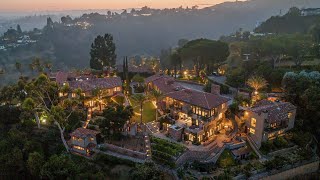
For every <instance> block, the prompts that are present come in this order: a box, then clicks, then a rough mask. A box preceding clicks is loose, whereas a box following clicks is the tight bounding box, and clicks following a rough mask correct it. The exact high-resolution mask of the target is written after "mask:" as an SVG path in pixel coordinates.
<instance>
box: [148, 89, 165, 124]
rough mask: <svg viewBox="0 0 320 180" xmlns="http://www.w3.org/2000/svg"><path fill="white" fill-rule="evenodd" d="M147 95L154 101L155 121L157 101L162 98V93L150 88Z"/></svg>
mask: <svg viewBox="0 0 320 180" xmlns="http://www.w3.org/2000/svg"><path fill="white" fill-rule="evenodd" d="M149 96H150V98H151V99H152V100H154V101H156V121H158V107H159V101H160V100H161V99H162V98H163V93H162V92H160V91H156V90H152V91H150V93H149Z"/></svg>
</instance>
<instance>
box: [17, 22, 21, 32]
mask: <svg viewBox="0 0 320 180" xmlns="http://www.w3.org/2000/svg"><path fill="white" fill-rule="evenodd" d="M17 32H18V34H22V30H21V27H20V25H19V24H18V25H17Z"/></svg>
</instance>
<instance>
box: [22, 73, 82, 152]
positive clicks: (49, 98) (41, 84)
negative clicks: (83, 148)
mask: <svg viewBox="0 0 320 180" xmlns="http://www.w3.org/2000/svg"><path fill="white" fill-rule="evenodd" d="M25 91H26V93H27V98H26V99H25V100H24V102H23V104H22V107H23V108H24V109H26V110H28V111H31V112H32V113H34V115H35V117H36V120H37V122H38V127H40V125H39V124H40V120H39V115H38V114H39V113H42V114H45V115H46V116H47V117H48V119H47V120H48V122H49V123H50V122H52V123H53V124H55V125H56V126H57V127H58V129H59V131H60V138H61V140H62V142H63V145H64V146H65V148H66V151H67V152H69V146H68V145H67V142H66V140H65V138H64V132H65V127H66V125H67V123H68V119H69V117H70V116H71V114H72V113H73V112H74V111H75V110H76V107H77V106H78V105H79V104H80V102H79V99H77V98H73V99H68V98H67V99H64V100H61V99H59V96H58V93H59V91H60V90H59V87H58V85H57V83H56V82H53V81H50V79H49V78H48V77H47V76H46V75H44V74H41V75H40V76H39V77H38V78H36V79H34V80H32V81H31V82H29V83H28V84H27V85H26V88H25ZM78 96H79V97H81V95H80V94H78Z"/></svg>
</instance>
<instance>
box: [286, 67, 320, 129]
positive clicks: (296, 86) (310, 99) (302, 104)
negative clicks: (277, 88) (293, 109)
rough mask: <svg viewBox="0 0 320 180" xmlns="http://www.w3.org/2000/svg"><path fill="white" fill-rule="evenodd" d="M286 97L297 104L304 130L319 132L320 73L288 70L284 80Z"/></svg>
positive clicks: (298, 114) (298, 115) (298, 117)
mask: <svg viewBox="0 0 320 180" xmlns="http://www.w3.org/2000/svg"><path fill="white" fill-rule="evenodd" d="M282 86H283V89H284V92H285V99H286V100H287V101H289V102H291V103H293V104H294V105H296V106H297V119H302V120H303V121H302V126H303V127H304V130H306V131H310V132H312V133H317V134H319V127H320V122H319V121H318V119H319V118H320V114H319V111H318V109H319V108H320V103H319V102H320V99H319V98H320V97H319V96H318V94H319V93H320V73H319V72H317V71H313V72H306V71H301V72H299V73H294V72H287V73H286V74H285V75H284V77H283V80H282Z"/></svg>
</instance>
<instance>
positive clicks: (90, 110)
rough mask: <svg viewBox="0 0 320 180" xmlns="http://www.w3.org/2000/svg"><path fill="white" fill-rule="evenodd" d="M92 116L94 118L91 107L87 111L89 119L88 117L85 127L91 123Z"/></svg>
mask: <svg viewBox="0 0 320 180" xmlns="http://www.w3.org/2000/svg"><path fill="white" fill-rule="evenodd" d="M91 118H92V109H91V108H89V109H88V112H87V119H86V122H85V123H84V124H83V128H87V127H88V124H89V123H90V120H91Z"/></svg>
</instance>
